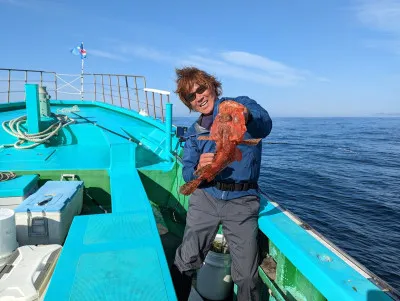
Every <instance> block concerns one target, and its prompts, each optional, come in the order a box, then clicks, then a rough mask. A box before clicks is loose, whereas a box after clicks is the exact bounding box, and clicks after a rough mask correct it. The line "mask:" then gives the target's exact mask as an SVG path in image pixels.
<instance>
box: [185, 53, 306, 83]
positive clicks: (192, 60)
mask: <svg viewBox="0 0 400 301" xmlns="http://www.w3.org/2000/svg"><path fill="white" fill-rule="evenodd" d="M261 58H262V57H261ZM236 59H237V58H235V60H233V59H232V57H231V56H230V55H229V53H228V52H225V53H223V55H221V56H220V57H216V58H208V57H203V56H199V55H191V56H189V57H188V58H186V59H183V60H181V62H180V63H181V64H183V65H193V66H198V67H200V68H204V69H207V70H209V71H210V72H214V73H217V74H220V75H224V76H228V77H232V78H237V79H241V80H244V81H251V82H257V83H261V84H264V85H272V86H290V85H296V84H298V83H299V82H300V81H303V80H305V78H304V77H301V76H293V69H291V68H289V69H290V72H287V73H285V72H284V71H283V69H284V68H283V69H279V71H277V69H276V66H275V67H272V68H271V70H267V69H266V67H265V66H264V67H263V68H261V69H260V68H258V69H257V68H255V67H254V66H252V64H250V63H249V62H243V61H238V60H236Z"/></svg>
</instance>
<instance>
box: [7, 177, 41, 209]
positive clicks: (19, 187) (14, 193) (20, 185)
mask: <svg viewBox="0 0 400 301" xmlns="http://www.w3.org/2000/svg"><path fill="white" fill-rule="evenodd" d="M38 180H39V176H38V175H23V176H17V177H16V178H14V179H12V180H8V181H4V182H0V208H9V209H14V208H16V207H17V206H18V205H19V204H21V203H22V201H23V200H25V199H26V198H27V197H28V196H30V195H31V194H32V193H34V192H35V191H36V190H37V187H38Z"/></svg>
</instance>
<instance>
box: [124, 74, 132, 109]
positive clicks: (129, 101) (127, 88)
mask: <svg viewBox="0 0 400 301" xmlns="http://www.w3.org/2000/svg"><path fill="white" fill-rule="evenodd" d="M125 85H126V93H127V94H128V105H129V110H130V109H131V99H130V97H129V87H128V77H127V76H126V75H125Z"/></svg>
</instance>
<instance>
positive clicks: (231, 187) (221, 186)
mask: <svg viewBox="0 0 400 301" xmlns="http://www.w3.org/2000/svg"><path fill="white" fill-rule="evenodd" d="M212 184H213V186H215V188H217V189H218V190H223V191H246V190H249V189H258V184H257V183H250V182H246V183H224V182H213V183H212Z"/></svg>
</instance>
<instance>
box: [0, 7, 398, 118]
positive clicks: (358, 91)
mask: <svg viewBox="0 0 400 301" xmlns="http://www.w3.org/2000/svg"><path fill="white" fill-rule="evenodd" d="M0 37H1V43H2V45H3V47H0V67H2V68H20V69H40V70H49V71H56V72H59V73H79V72H80V60H79V58H78V57H75V56H73V55H72V54H71V53H70V52H69V50H70V49H71V48H72V47H74V46H76V45H77V44H78V43H80V41H84V43H85V48H86V50H87V53H88V58H87V60H86V61H85V71H86V72H95V73H119V74H122V73H123V74H138V75H144V76H146V78H147V85H148V87H151V88H157V89H162V90H169V91H171V92H173V91H174V89H175V72H174V69H175V67H182V66H185V65H194V66H198V67H200V68H204V69H205V70H206V71H208V72H210V73H212V74H214V75H216V76H217V77H218V78H219V79H220V80H221V81H222V83H223V90H224V96H231V97H234V96H239V95H247V96H249V97H251V98H253V99H255V100H256V101H258V102H259V103H260V104H261V105H262V106H263V107H265V108H266V109H267V110H268V111H269V112H270V114H271V116H273V117H274V116H276V117H278V116H370V115H375V114H378V113H384V114H398V115H400V1H394V0H360V1H356V0H347V1H345V0H325V1H321V0H307V1H295V0H292V1H281V0H280V1H279V0H271V1H247V2H245V1H232V0H231V1H225V0H224V1H222V0H221V1H209V0H206V1H197V2H194V1H161V0H160V1H152V0H147V1H132V0H129V1H128V0H119V1H105V0H97V1H94V0H87V1H76V0H69V1H61V0H0ZM172 101H173V103H174V112H175V115H178V116H186V115H189V111H188V110H187V109H186V108H185V107H184V106H183V105H181V104H180V102H179V100H178V98H177V96H176V95H175V94H174V93H173V94H172ZM192 115H193V114H192Z"/></svg>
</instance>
